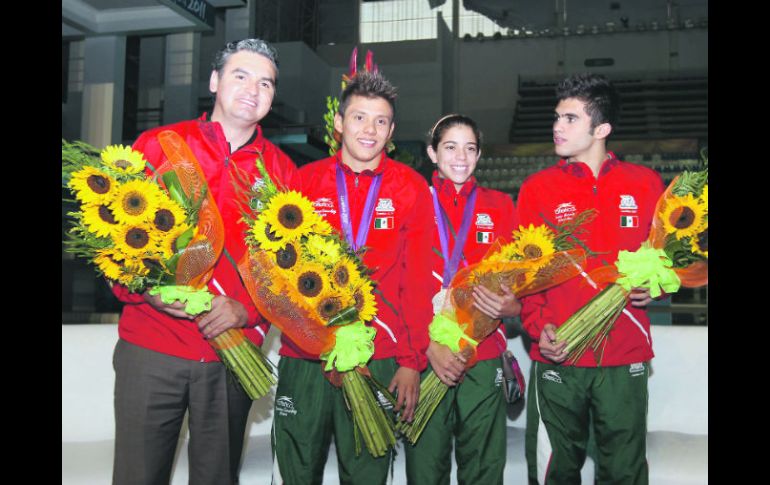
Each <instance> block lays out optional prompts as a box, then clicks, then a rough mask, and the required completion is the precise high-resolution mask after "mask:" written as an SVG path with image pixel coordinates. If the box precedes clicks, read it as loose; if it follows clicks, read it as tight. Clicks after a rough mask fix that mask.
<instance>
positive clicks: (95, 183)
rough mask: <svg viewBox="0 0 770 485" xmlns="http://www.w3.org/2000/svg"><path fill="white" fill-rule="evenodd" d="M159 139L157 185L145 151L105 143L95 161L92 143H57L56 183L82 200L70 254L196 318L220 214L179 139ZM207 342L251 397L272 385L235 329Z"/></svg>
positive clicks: (206, 303) (218, 248) (205, 303)
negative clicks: (58, 172)
mask: <svg viewBox="0 0 770 485" xmlns="http://www.w3.org/2000/svg"><path fill="white" fill-rule="evenodd" d="M158 141H159V143H160V145H161V147H162V149H163V151H164V153H165V154H166V157H167V159H168V160H167V162H165V163H164V164H163V165H162V166H161V167H159V168H158V169H157V176H160V178H161V180H162V182H163V185H160V184H158V181H157V176H156V177H152V178H150V177H148V176H147V175H146V174H145V166H146V161H145V160H144V155H143V154H142V153H141V152H138V151H136V150H132V149H131V148H130V147H123V146H122V145H119V146H114V145H113V146H108V147H107V148H106V149H105V150H103V151H102V152H101V159H100V158H97V157H96V156H95V155H96V153H97V152H96V149H94V148H93V147H90V146H88V145H86V144H83V143H75V144H69V143H66V142H65V141H64V140H62V182H63V184H64V185H66V186H67V187H69V188H70V189H71V190H72V191H73V192H74V194H75V197H76V198H77V200H78V201H80V209H79V210H78V211H75V212H72V213H70V214H69V215H70V216H72V217H73V219H74V222H73V227H72V229H71V230H70V233H69V241H68V242H67V245H68V251H70V252H73V253H75V254H78V255H80V256H83V257H86V258H87V259H89V260H91V261H92V262H93V263H94V264H95V265H96V266H97V271H98V272H99V273H100V274H103V275H104V276H105V277H106V278H107V279H108V280H110V281H117V282H118V283H120V284H122V285H124V286H126V287H127V288H128V290H129V291H131V292H134V293H142V292H145V291H147V290H149V293H150V294H151V295H160V298H161V300H162V301H163V302H164V303H166V304H170V303H173V302H174V301H181V302H183V303H185V312H186V313H187V314H189V315H200V314H202V313H204V312H207V311H209V310H211V302H212V300H213V298H214V295H212V294H211V293H210V292H209V291H208V290H207V288H206V283H207V282H208V281H209V280H210V279H211V276H212V273H213V268H214V265H215V264H216V261H217V259H218V258H219V257H220V255H221V253H222V249H223V247H224V229H223V224H222V219H221V217H220V215H219V210H218V209H217V206H216V204H215V202H214V200H213V198H212V197H211V195H210V193H208V191H207V185H206V179H205V176H204V175H203V172H202V170H201V169H200V166H199V165H198V162H197V160H196V159H195V156H194V155H193V154H192V151H191V150H190V148H189V147H188V146H187V144H186V143H185V142H184V140H182V138H181V137H180V136H179V135H178V134H176V133H174V132H172V131H164V132H162V133H160V134H159V135H158ZM150 168H151V169H152V167H150ZM153 170H154V169H153ZM211 344H212V346H213V347H214V349H215V350H216V352H217V354H219V356H220V358H221V359H222V361H223V362H224V363H225V365H227V367H228V368H229V369H230V370H231V371H232V372H233V373H234V374H235V375H236V377H237V378H238V380H239V381H240V382H241V384H242V385H243V387H244V389H245V390H246V392H247V393H248V394H249V396H250V397H251V398H252V399H257V398H259V397H261V396H263V395H265V394H266V393H267V391H268V389H269V388H270V385H272V384H273V383H275V379H274V377H273V376H272V372H271V370H270V368H269V367H268V365H267V362H266V360H265V358H264V356H263V355H262V354H261V352H260V350H259V349H258V348H257V347H256V346H254V345H253V344H252V343H251V342H250V341H249V340H248V339H246V338H245V337H244V335H243V331H242V330H241V329H230V330H227V331H226V332H224V333H222V334H220V335H219V336H217V337H216V338H214V339H212V340H211Z"/></svg>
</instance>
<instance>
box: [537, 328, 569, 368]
mask: <svg viewBox="0 0 770 485" xmlns="http://www.w3.org/2000/svg"><path fill="white" fill-rule="evenodd" d="M538 346H539V347H540V355H542V356H543V357H545V358H546V359H548V360H552V361H554V362H556V363H557V364H560V363H562V362H564V361H565V360H566V359H567V352H566V351H565V350H564V349H565V348H566V347H567V342H566V341H563V342H559V343H558V344H557V343H556V325H554V324H553V323H546V324H545V327H543V331H542V332H541V333H540V341H539V342H538Z"/></svg>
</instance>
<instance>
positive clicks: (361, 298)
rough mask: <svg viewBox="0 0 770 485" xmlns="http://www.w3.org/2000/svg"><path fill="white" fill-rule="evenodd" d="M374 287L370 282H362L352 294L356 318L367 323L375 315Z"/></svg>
mask: <svg viewBox="0 0 770 485" xmlns="http://www.w3.org/2000/svg"><path fill="white" fill-rule="evenodd" d="M373 291H374V287H373V286H372V283H371V282H370V281H366V280H362V281H361V282H360V283H359V286H358V288H356V290H355V291H354V292H353V299H354V300H355V302H356V310H358V316H359V318H360V319H361V320H363V321H364V322H368V321H369V320H371V319H373V318H374V317H375V316H376V315H377V301H376V300H375V299H374V293H373Z"/></svg>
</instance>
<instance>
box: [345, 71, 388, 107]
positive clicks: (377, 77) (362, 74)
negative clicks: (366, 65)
mask: <svg viewBox="0 0 770 485" xmlns="http://www.w3.org/2000/svg"><path fill="white" fill-rule="evenodd" d="M351 96H363V97H365V98H370V99H371V98H382V99H384V100H385V101H387V102H388V104H390V107H391V109H392V110H393V117H394V118H395V115H396V98H397V97H398V95H397V94H396V88H395V87H394V86H393V85H392V84H391V83H390V81H388V80H387V79H385V76H383V75H382V74H380V72H379V71H378V72H369V71H358V72H357V73H356V75H355V76H353V78H352V79H351V80H350V82H348V85H347V86H345V89H344V90H343V91H342V94H340V107H339V110H338V111H339V113H340V116H345V110H346V109H347V107H348V105H349V104H350V98H351Z"/></svg>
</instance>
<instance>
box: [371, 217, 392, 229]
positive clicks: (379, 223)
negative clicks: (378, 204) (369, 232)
mask: <svg viewBox="0 0 770 485" xmlns="http://www.w3.org/2000/svg"><path fill="white" fill-rule="evenodd" d="M374 228H375V229H393V216H391V217H375V218H374Z"/></svg>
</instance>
